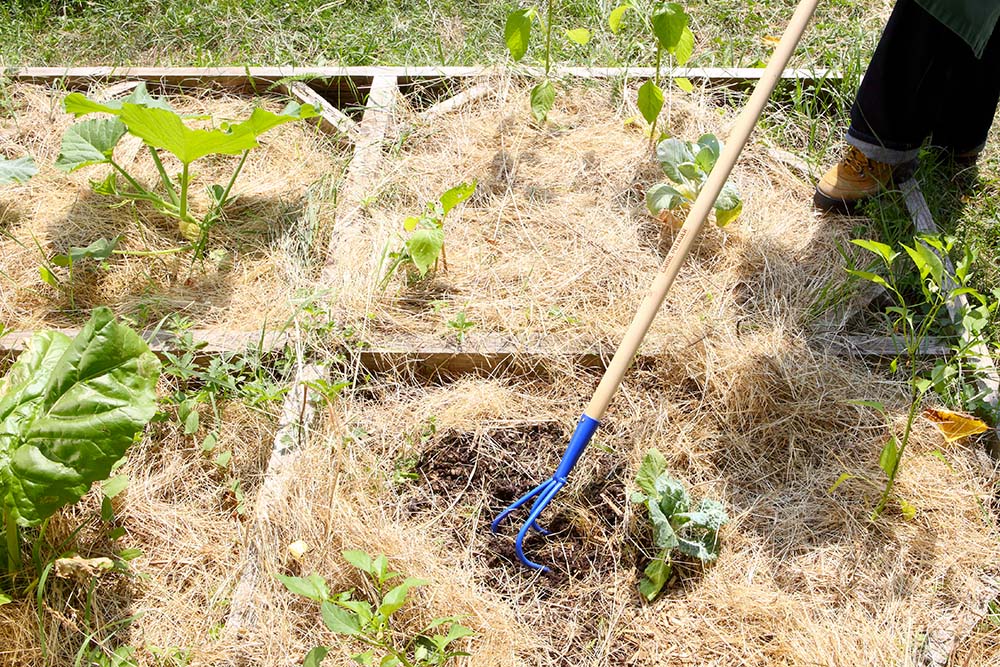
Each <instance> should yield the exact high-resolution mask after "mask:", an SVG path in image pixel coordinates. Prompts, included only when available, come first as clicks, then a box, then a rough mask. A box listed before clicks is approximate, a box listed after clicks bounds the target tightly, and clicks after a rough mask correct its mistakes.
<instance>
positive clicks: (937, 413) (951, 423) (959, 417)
mask: <svg viewBox="0 0 1000 667" xmlns="http://www.w3.org/2000/svg"><path fill="white" fill-rule="evenodd" d="M923 414H924V417H926V418H927V419H929V420H930V421H932V422H933V423H934V425H935V426H937V427H938V430H940V431H941V434H942V435H944V439H945V441H946V442H955V441H956V440H961V439H962V438H966V437H968V436H970V435H976V434H977V433H983V432H985V431H986V429H987V428H989V427H988V426H986V424H985V422H983V421H981V420H979V419H976V418H975V417H972V416H970V415H964V414H962V413H960V412H952V411H950V410H941V409H935V408H926V409H925V410H924V413H923Z"/></svg>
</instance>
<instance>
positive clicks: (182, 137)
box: [119, 103, 316, 164]
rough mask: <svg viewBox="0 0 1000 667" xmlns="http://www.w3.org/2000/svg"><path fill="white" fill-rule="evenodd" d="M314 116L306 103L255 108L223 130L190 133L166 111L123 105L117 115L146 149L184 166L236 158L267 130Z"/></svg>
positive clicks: (312, 109)
mask: <svg viewBox="0 0 1000 667" xmlns="http://www.w3.org/2000/svg"><path fill="white" fill-rule="evenodd" d="M315 115H316V110H315V109H314V108H313V107H312V106H310V105H308V104H306V105H301V106H300V105H297V104H291V105H289V106H288V107H286V109H285V111H283V112H282V113H280V114H275V113H272V112H270V111H268V110H267V109H261V108H257V109H254V110H253V113H252V114H250V118H248V119H247V120H245V121H244V122H242V123H237V124H235V125H230V126H229V127H227V128H226V129H224V130H200V129H198V130H194V129H191V128H189V127H188V126H187V125H185V124H184V122H183V120H181V117H180V116H178V115H177V114H176V113H174V112H172V111H167V110H166V109H159V108H150V107H144V106H139V105H136V104H130V103H124V104H122V108H121V111H120V112H119V116H120V117H121V119H122V122H124V123H125V125H126V127H127V128H128V131H129V132H131V133H132V134H134V135H135V136H137V137H139V138H140V139H142V140H143V141H144V142H146V144H147V145H149V146H152V147H154V148H162V149H163V150H166V151H169V152H170V153H173V155H174V156H175V157H177V159H178V160H180V161H181V162H182V163H184V164H190V163H192V162H194V161H195V160H197V159H198V158H201V157H204V156H206V155H216V154H221V155H237V154H239V153H242V152H243V151H245V150H250V149H251V148H256V147H257V146H258V144H257V138H258V137H259V136H260V135H262V134H264V133H265V132H267V131H268V130H270V129H273V128H275V127H277V126H279V125H282V124H283V123H290V122H292V121H296V120H301V119H303V118H311V117H313V116H315Z"/></svg>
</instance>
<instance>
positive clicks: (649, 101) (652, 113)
mask: <svg viewBox="0 0 1000 667" xmlns="http://www.w3.org/2000/svg"><path fill="white" fill-rule="evenodd" d="M638 105H639V113H641V114H642V117H643V118H645V119H646V122H647V123H649V124H650V125H652V124H654V123H655V122H656V119H657V118H658V117H659V116H660V110H661V109H663V90H662V89H661V88H660V87H659V86H657V85H656V84H655V83H653V81H652V79H650V80H647V81H646V83H644V84H642V85H641V86H639V97H638Z"/></svg>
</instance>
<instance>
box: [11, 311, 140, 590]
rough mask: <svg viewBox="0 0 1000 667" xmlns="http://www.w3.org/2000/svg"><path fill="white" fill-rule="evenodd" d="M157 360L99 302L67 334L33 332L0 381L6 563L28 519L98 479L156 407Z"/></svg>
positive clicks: (35, 520) (16, 562) (14, 566)
mask: <svg viewBox="0 0 1000 667" xmlns="http://www.w3.org/2000/svg"><path fill="white" fill-rule="evenodd" d="M159 376H160V362H159V361H158V360H157V358H156V356H155V355H154V354H153V353H152V352H150V350H149V346H147V345H146V342H145V341H143V340H142V338H140V337H139V336H138V334H136V333H135V332H134V331H132V330H131V329H129V328H128V327H127V326H125V325H122V324H119V323H118V322H116V321H115V318H114V316H113V315H112V313H111V311H110V310H108V309H107V308H98V309H96V310H94V313H93V315H92V316H91V318H90V321H89V322H88V323H87V324H86V326H84V327H83V329H82V330H81V331H80V333H79V334H77V336H76V338H73V339H70V338H69V336H66V335H65V334H62V333H59V332H57V331H44V332H41V333H38V334H36V335H35V336H34V337H33V338H32V339H31V342H30V343H29V344H28V349H27V350H25V352H23V353H22V354H21V356H20V357H18V359H17V361H16V362H15V363H14V365H13V366H12V367H11V369H10V371H9V372H8V373H7V375H6V377H4V378H3V380H2V382H0V509H2V512H3V522H4V527H5V532H6V536H7V539H6V555H7V564H8V570H9V571H10V573H11V574H12V575H13V574H15V573H16V572H17V570H19V569H20V566H21V551H20V544H19V540H18V526H37V525H39V524H41V523H42V522H43V521H44V520H45V519H47V518H48V517H50V516H51V515H52V514H54V513H55V512H56V511H57V510H59V509H60V508H61V507H63V506H64V505H67V504H70V503H75V502H76V501H78V500H79V499H80V498H81V497H82V496H83V494H85V493H86V492H87V491H88V490H89V489H90V486H91V484H93V483H94V482H96V481H98V480H102V479H106V478H107V477H108V475H109V474H110V473H111V470H112V467H113V466H114V465H115V463H117V462H118V461H119V460H120V459H121V458H122V457H123V456H124V455H125V450H126V449H128V447H129V445H131V444H132V443H133V442H134V441H135V439H136V435H137V434H138V433H139V432H140V431H142V429H143V428H144V427H145V425H146V423H147V422H149V420H150V419H152V417H153V415H154V414H156V381H157V379H158V378H159Z"/></svg>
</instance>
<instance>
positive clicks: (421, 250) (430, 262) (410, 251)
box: [380, 181, 476, 290]
mask: <svg viewBox="0 0 1000 667" xmlns="http://www.w3.org/2000/svg"><path fill="white" fill-rule="evenodd" d="M475 191H476V181H473V182H472V183H460V184H458V185H456V186H455V187H453V188H451V189H450V190H448V191H447V192H445V193H444V194H443V195H441V197H440V199H438V200H437V201H433V202H430V203H428V204H427V206H426V208H425V209H424V212H423V213H421V214H420V215H411V216H410V217H408V218H406V219H405V220H404V221H403V229H404V230H405V231H407V232H409V236H408V237H407V238H406V239H405V240H404V241H403V247H402V248H401V249H399V250H394V251H392V252H390V253H389V262H390V263H389V268H388V269H387V270H386V272H385V274H384V275H383V276H382V281H381V283H380V287H381V288H382V289H383V290H384V289H385V288H386V287H387V286H388V285H389V281H390V280H391V279H392V277H393V276H394V275H395V274H396V270H397V269H399V267H401V266H406V265H411V266H413V267H414V268H416V270H417V272H418V273H419V274H420V277H421V278H423V277H424V276H426V275H427V272H428V271H430V270H431V268H434V269H437V265H438V260H440V261H441V263H442V264H443V265H444V268H445V270H447V269H448V256H447V255H446V254H445V247H444V219H445V218H446V217H447V216H448V213H450V212H451V210H452V209H454V208H455V207H456V206H458V205H459V204H461V203H462V202H464V201H465V200H466V199H468V198H469V197H471V196H472V194H473V193H474V192H475Z"/></svg>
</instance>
